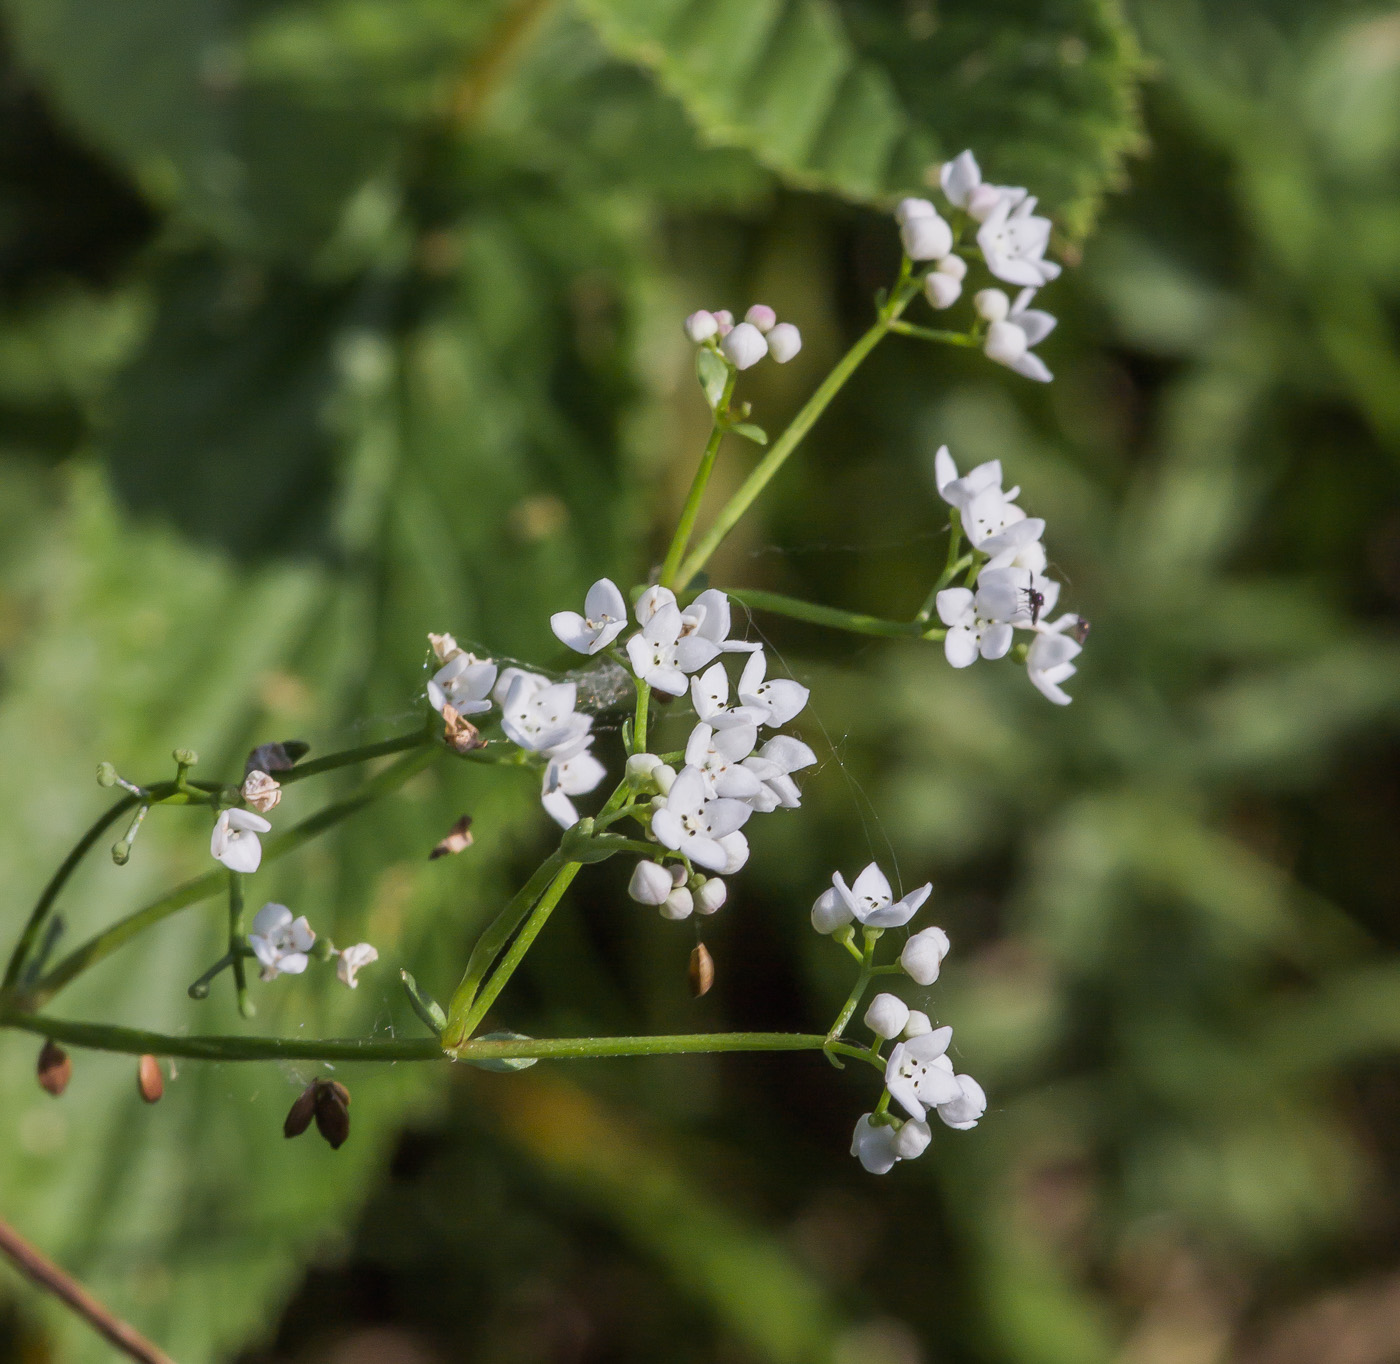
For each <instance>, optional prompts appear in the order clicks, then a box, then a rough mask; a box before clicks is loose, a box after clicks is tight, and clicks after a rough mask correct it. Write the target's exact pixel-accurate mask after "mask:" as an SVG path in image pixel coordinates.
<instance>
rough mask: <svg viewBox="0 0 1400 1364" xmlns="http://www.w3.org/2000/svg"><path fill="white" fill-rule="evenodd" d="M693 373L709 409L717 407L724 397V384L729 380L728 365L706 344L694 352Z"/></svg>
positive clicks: (712, 409)
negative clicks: (697, 379) (698, 380)
mask: <svg viewBox="0 0 1400 1364" xmlns="http://www.w3.org/2000/svg"><path fill="white" fill-rule="evenodd" d="M695 373H696V375H697V376H698V377H699V379H700V389H701V391H702V392H703V393H704V395H705V401H706V402H707V403H709V405H710V410H711V411H714V410H716V409H717V408H718V407H719V404H720V399H722V398H723V397H724V388H725V385H726V384H727V383H728V382H729V366H728V365H726V364H725V363H724V361H723V360H721V359H720V358H719V356H718V355H717V354H716V353H715V352H714V351H712V350H711V349H710V348H709V347H708V346H701V347H700V349H699V350H698V351H696V352H695Z"/></svg>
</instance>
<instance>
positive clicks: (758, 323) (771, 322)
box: [744, 303, 778, 332]
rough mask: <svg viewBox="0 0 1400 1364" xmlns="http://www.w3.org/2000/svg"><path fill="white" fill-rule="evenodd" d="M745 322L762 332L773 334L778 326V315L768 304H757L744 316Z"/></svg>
mask: <svg viewBox="0 0 1400 1364" xmlns="http://www.w3.org/2000/svg"><path fill="white" fill-rule="evenodd" d="M744 321H745V322H747V323H749V325H750V326H754V327H757V328H758V329H759V331H761V332H771V331H772V330H773V328H774V327H776V326H777V325H778V314H777V313H775V312H774V311H773V310H772V308H770V307H769V306H768V305H767V304H766V303H755V304H754V305H753V307H752V308H750V309H749V310H748V312H746V313H745V314H744Z"/></svg>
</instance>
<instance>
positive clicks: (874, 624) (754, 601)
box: [726, 588, 946, 639]
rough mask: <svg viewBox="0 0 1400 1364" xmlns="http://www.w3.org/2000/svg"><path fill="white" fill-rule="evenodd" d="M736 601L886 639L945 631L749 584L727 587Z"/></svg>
mask: <svg viewBox="0 0 1400 1364" xmlns="http://www.w3.org/2000/svg"><path fill="white" fill-rule="evenodd" d="M726 590H727V591H728V592H729V595H730V597H732V598H733V599H734V600H735V601H740V602H743V603H744V605H745V606H749V607H752V608H753V609H754V610H755V611H772V612H773V613H774V614H775V615H779V616H791V617H792V618H793V619H794V620H805V621H810V622H811V623H812V624H813V625H825V626H827V627H829V628H830V629H833V630H846V631H849V632H850V633H851V634H855V635H878V636H882V637H884V638H887V639H942V638H943V636H944V634H945V633H946V632H945V631H944V630H943V629H941V628H937V629H933V630H928V629H926V628H925V626H924V625H923V623H922V622H921V621H917V620H915V621H907V620H882V619H880V617H878V616H865V615H861V614H860V613H859V612H857V611H842V610H841V609H840V608H838V607H835V606H821V605H819V604H818V603H816V602H808V601H799V600H798V599H797V598H796V597H784V596H780V595H779V594H778V593H777V592H759V591H754V590H751V589H749V588H733V589H726Z"/></svg>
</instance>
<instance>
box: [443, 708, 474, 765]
mask: <svg viewBox="0 0 1400 1364" xmlns="http://www.w3.org/2000/svg"><path fill="white" fill-rule="evenodd" d="M442 737H443V738H444V739H446V740H447V742H448V743H450V744H451V745H452V747H453V748H455V749H456V750H457V752H458V753H470V752H471V751H472V749H474V748H482V747H484V743H483V740H482V738H481V731H480V730H478V729H477V727H476V726H475V725H474V724H472V722H471V721H470V720H467V719H465V718H464V717H463V716H461V715H459V714H458V713H457V709H456V707H455V706H453V705H452V704H451V703H450V702H449V703H448V704H446V705H444V706H443V708H442Z"/></svg>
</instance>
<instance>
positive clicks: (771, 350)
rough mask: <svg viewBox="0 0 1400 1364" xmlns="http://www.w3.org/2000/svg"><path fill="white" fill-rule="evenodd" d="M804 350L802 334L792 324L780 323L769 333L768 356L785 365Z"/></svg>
mask: <svg viewBox="0 0 1400 1364" xmlns="http://www.w3.org/2000/svg"><path fill="white" fill-rule="evenodd" d="M801 349H802V333H801V332H800V331H798V330H797V328H796V327H794V326H793V325H792V323H791V322H779V323H778V325H777V326H776V327H774V328H773V330H772V331H771V332H769V333H768V354H769V355H771V356H772V357H773V359H774V360H776V361H777V362H778V363H779V364H780V365H785V364H787V362H788V361H789V360H791V359H792V358H793V356H794V355H796V354H797V352H798V351H800V350H801Z"/></svg>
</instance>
